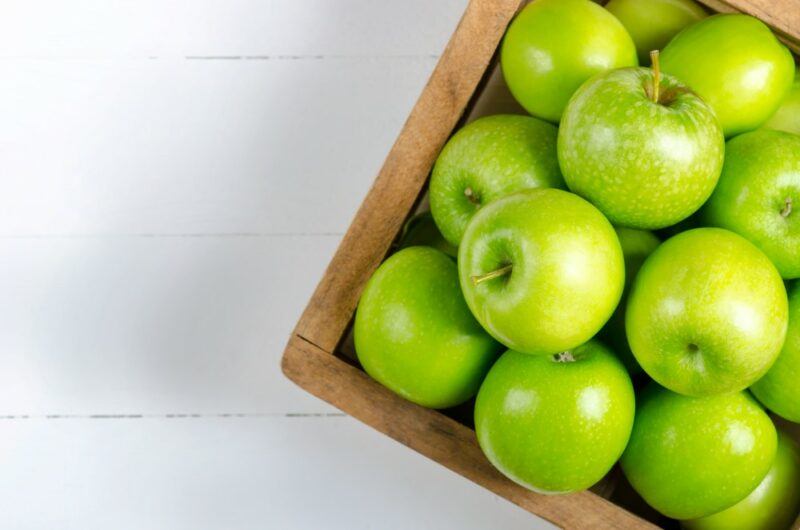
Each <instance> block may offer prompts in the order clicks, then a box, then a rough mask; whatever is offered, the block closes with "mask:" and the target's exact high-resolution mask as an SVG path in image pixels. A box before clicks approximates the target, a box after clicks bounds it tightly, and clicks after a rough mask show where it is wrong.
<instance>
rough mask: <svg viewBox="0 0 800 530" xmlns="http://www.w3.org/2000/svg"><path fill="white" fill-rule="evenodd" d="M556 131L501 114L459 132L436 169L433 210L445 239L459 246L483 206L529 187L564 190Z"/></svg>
mask: <svg viewBox="0 0 800 530" xmlns="http://www.w3.org/2000/svg"><path fill="white" fill-rule="evenodd" d="M557 136H558V129H556V127H555V126H554V125H553V124H551V123H547V122H544V121H542V120H537V119H536V118H531V117H530V116H513V115H510V114H501V115H497V116H487V117H484V118H480V119H478V120H475V121H474V122H472V123H470V124H468V125H466V126H465V127H463V128H462V129H460V130H459V131H458V132H457V133H456V134H454V135H453V137H452V138H451V139H450V140H449V141H448V142H447V145H445V147H444V149H442V152H441V154H440V155H439V158H438V159H437V160H436V164H435V165H434V166H433V173H432V174H431V183H430V188H429V193H430V201H431V212H432V213H433V217H434V219H435V220H436V224H437V225H438V226H439V229H440V230H441V231H442V235H444V237H445V238H446V239H447V240H448V241H449V242H450V243H451V244H453V245H456V246H458V244H459V243H460V242H461V237H462V236H463V235H464V230H465V229H466V228H467V223H469V220H470V219H472V216H473V215H475V212H476V211H478V209H479V208H480V207H481V206H485V205H487V204H489V203H490V202H492V201H493V200H496V199H499V198H500V197H504V196H506V195H508V194H509V193H513V192H515V191H519V190H523V189H527V188H563V187H565V186H564V179H563V178H562V177H561V170H560V169H559V167H558V157H557V156H556V138H557Z"/></svg>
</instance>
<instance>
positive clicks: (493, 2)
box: [282, 0, 800, 530]
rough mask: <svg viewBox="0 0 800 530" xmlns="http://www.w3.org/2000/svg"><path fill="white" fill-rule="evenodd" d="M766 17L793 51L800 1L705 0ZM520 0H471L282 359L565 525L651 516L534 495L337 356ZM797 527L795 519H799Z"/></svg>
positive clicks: (328, 391)
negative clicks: (366, 289)
mask: <svg viewBox="0 0 800 530" xmlns="http://www.w3.org/2000/svg"><path fill="white" fill-rule="evenodd" d="M701 1H702V2H703V3H704V4H706V5H707V6H708V7H710V8H711V9H713V10H715V11H721V12H723V11H724V12H735V11H740V12H744V13H748V14H751V15H754V16H757V17H759V18H761V19H762V20H764V21H765V22H766V23H768V24H770V25H771V26H772V27H773V28H774V29H776V31H778V32H779V33H780V35H781V37H782V38H783V39H784V41H786V42H787V43H788V44H790V45H791V46H792V48H793V49H795V50H797V49H800V47H798V46H797V44H798V42H800V0H724V1H722V0H701ZM525 3H527V2H524V1H523V2H520V0H471V1H470V3H469V5H468V6H467V9H466V11H465V12H464V15H463V16H462V18H461V21H460V23H459V25H458V27H457V28H456V30H455V32H454V33H453V35H452V37H451V39H450V41H449V43H448V45H447V47H446V48H445V51H444V52H443V54H442V56H441V58H440V60H439V62H438V64H437V66H436V68H435V70H434V71H433V73H432V74H431V77H430V80H429V81H428V83H427V85H426V86H425V88H424V90H423V92H422V94H421V95H420V97H419V99H418V101H417V103H416V105H415V106H414V108H413V110H412V111H411V114H410V115H409V117H408V120H407V121H406V123H405V125H404V126H403V129H402V131H401V132H400V135H399V136H398V138H397V140H396V142H395V144H394V146H393V147H392V149H391V151H390V152H389V155H388V156H387V158H386V161H385V163H384V165H383V167H382V168H381V170H380V172H379V174H378V177H377V178H376V180H375V182H374V183H373V185H372V188H371V189H370V190H369V193H368V194H367V197H366V198H365V200H364V202H363V203H362V205H361V207H360V208H359V210H358V212H357V214H356V216H355V218H354V219H353V221H352V224H351V225H350V228H349V229H348V231H347V233H346V235H345V236H344V238H343V240H342V242H341V244H340V246H339V249H338V250H337V252H336V254H335V256H334V257H333V259H332V261H331V263H330V264H329V265H328V268H327V270H326V272H325V274H324V276H323V278H322V280H321V281H320V283H319V285H318V286H317V289H316V291H315V292H314V294H313V296H312V298H311V300H310V301H309V303H308V306H307V307H306V309H305V311H304V312H303V315H302V316H301V318H300V320H299V321H298V323H297V326H296V328H295V330H294V333H293V334H292V336H291V337H290V339H289V343H288V344H287V346H286V350H285V352H284V355H283V360H282V369H283V371H284V373H285V374H286V376H287V377H289V378H290V379H291V380H292V381H294V382H295V383H297V384H298V385H299V386H301V387H302V388H304V389H305V390H307V391H308V392H310V393H312V394H314V395H316V396H318V397H320V398H322V399H324V400H325V401H327V402H329V403H331V404H333V405H334V406H336V407H338V408H340V409H341V410H343V411H344V412H346V413H347V414H349V415H351V416H353V417H354V418H357V419H359V420H360V421H362V422H364V423H366V424H368V425H370V426H372V427H374V428H375V429H377V430H379V431H381V432H383V433H384V434H386V435H388V436H390V437H392V438H394V439H395V440H397V441H399V442H400V443H402V444H404V445H407V446H408V447H410V448H412V449H414V450H416V451H418V452H420V453H421V454H423V455H425V456H427V457H429V458H431V459H432V460H435V461H436V462H438V463H440V464H442V465H444V466H445V467H448V468H449V469H451V470H453V471H455V472H457V473H459V474H461V475H463V476H464V477H466V478H468V479H470V480H472V481H474V482H476V483H478V484H480V485H482V486H484V487H485V488H487V489H489V490H491V491H493V492H494V493H496V494H498V495H500V496H502V497H504V498H506V499H508V500H510V501H512V502H514V503H516V504H518V505H519V506H521V507H522V508H524V509H526V510H528V511H530V512H531V513H535V514H537V515H539V516H540V517H543V518H545V519H547V520H549V521H551V522H553V523H554V524H556V525H558V526H561V527H564V528H592V529H602V528H608V529H611V528H631V529H638V528H641V529H644V528H655V526H654V525H653V524H652V523H650V522H648V521H646V520H644V519H642V518H641V517H639V516H637V515H635V514H633V513H630V512H628V511H626V510H625V509H623V508H621V507H620V506H617V505H615V504H613V503H611V502H610V501H608V500H606V499H604V498H602V497H601V496H599V495H597V494H595V493H592V492H589V491H587V492H582V493H576V494H572V495H565V496H545V495H539V494H536V493H533V492H530V491H528V490H526V489H525V488H522V487H521V486H518V485H517V484H514V483H513V482H511V481H510V480H507V479H506V478H504V477H503V476H502V475H501V474H500V473H498V472H497V471H496V470H495V469H494V468H493V467H492V466H491V465H490V464H489V462H488V461H487V460H486V459H485V458H484V456H483V454H482V453H481V451H480V448H479V447H478V444H477V440H476V437H475V433H474V431H473V430H472V429H470V428H468V427H466V426H464V425H462V424H461V423H459V422H457V421H455V420H453V419H451V418H449V417H447V416H446V415H444V414H442V413H440V412H437V411H433V410H429V409H425V408H423V407H419V406H417V405H414V404H412V403H410V402H408V401H406V400H404V399H402V398H400V397H399V396H397V395H395V394H393V393H392V392H390V391H389V390H387V389H386V388H384V387H383V386H381V385H380V384H378V383H377V382H375V381H374V380H372V379H371V378H369V377H368V376H367V375H366V374H365V373H364V372H363V371H362V370H360V369H359V368H357V367H355V366H353V365H352V364H351V363H350V362H349V361H348V360H346V359H344V358H343V357H342V356H338V355H337V348H339V347H340V344H341V343H342V341H343V340H344V338H345V336H346V335H347V332H348V329H349V326H350V323H351V321H352V318H353V314H354V312H355V308H356V305H357V303H358V299H359V296H360V294H361V291H362V289H363V287H364V285H365V283H366V282H367V280H368V279H369V277H370V275H371V274H372V272H373V271H374V270H375V269H376V268H377V267H378V265H379V264H380V263H381V261H383V259H384V258H385V257H386V255H387V253H388V252H389V251H390V249H391V247H392V244H393V242H394V241H395V240H396V238H397V235H398V233H399V232H400V230H401V228H402V226H403V223H404V221H405V220H406V219H407V218H408V216H409V215H410V214H411V213H412V212H413V210H414V208H415V206H416V204H417V202H418V201H419V200H420V197H421V195H422V193H423V191H424V188H425V184H426V181H427V178H428V175H429V173H430V170H431V168H432V166H433V163H434V161H435V160H436V157H437V156H438V154H439V151H440V150H441V148H442V147H443V145H444V143H445V142H446V141H447V139H448V138H449V137H450V135H451V134H452V132H453V130H454V129H455V128H456V127H457V125H458V123H459V121H460V120H461V119H462V117H463V116H464V115H465V113H468V112H469V111H470V109H471V108H472V103H473V102H474V100H475V97H476V96H477V95H478V94H479V93H480V90H481V88H482V86H483V84H484V83H485V82H486V79H487V78H488V75H489V72H490V70H491V69H492V67H493V65H494V63H495V62H496V51H497V48H498V45H499V43H500V40H501V38H502V36H503V34H504V33H505V30H506V28H507V26H508V24H509V23H510V21H511V19H512V18H513V16H514V14H515V13H516V11H517V10H518V9H519V8H520V6H521V5H524V4H525ZM794 528H795V530H800V519H799V520H798V522H797V523H795V526H794Z"/></svg>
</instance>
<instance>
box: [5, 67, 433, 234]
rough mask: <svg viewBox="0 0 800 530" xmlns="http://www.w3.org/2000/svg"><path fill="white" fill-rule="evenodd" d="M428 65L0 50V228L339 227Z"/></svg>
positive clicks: (179, 230) (202, 230) (196, 230)
mask: <svg viewBox="0 0 800 530" xmlns="http://www.w3.org/2000/svg"><path fill="white" fill-rule="evenodd" d="M434 64H435V60H434V59H430V58H427V59H426V58H422V59H417V58H395V59H390V60H387V59H380V60H379V59H369V58H356V59H352V58H339V59H329V60H321V61H315V60H282V61H269V60H263V61H247V60H232V61H224V60H219V61H189V60H183V59H178V60H152V61H148V60H117V61H35V60H20V61H0V75H1V76H2V77H3V79H4V82H3V83H0V116H3V120H0V168H2V173H0V175H1V177H0V235H12V234H14V235H16V234H22V235H37V234H129V233H147V234H149V233H161V234H163V233H168V234H186V233H191V234H207V233H214V234H219V233H331V232H333V233H343V232H344V230H345V229H346V228H347V225H348V224H349V222H350V219H351V218H352V215H353V214H354V213H355V211H356V209H357V207H358V205H359V204H360V202H361V200H362V199H363V197H364V195H365V194H366V191H367V189H368V188H369V185H370V183H371V182H372V180H373V179H374V177H375V174H376V173H377V171H378V169H379V168H380V166H381V164H382V162H383V159H384V157H385V156H386V154H387V152H388V150H389V147H390V146H391V144H392V143H393V141H394V138H395V137H396V135H397V133H398V132H399V130H400V128H401V126H402V124H403V122H404V121H405V118H406V116H407V114H408V112H409V110H410V109H411V107H412V105H413V103H414V101H415V100H416V97H417V95H418V92H419V91H420V90H421V89H422V86H423V85H424V84H425V81H426V80H427V77H428V75H429V73H430V71H431V70H432V68H433V66H434Z"/></svg>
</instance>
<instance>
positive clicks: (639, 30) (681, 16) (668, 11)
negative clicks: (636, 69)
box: [606, 0, 708, 65]
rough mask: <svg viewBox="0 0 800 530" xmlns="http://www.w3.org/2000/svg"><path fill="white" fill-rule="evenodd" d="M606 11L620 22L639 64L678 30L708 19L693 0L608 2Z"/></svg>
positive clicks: (644, 61)
mask: <svg viewBox="0 0 800 530" xmlns="http://www.w3.org/2000/svg"><path fill="white" fill-rule="evenodd" d="M606 9H608V10H609V11H611V13H613V14H614V16H615V17H617V18H618V19H619V21H620V22H622V25H623V26H625V29H627V30H628V33H630V35H631V37H632V38H633V42H634V44H636V51H637V53H638V54H639V64H641V65H645V64H648V61H649V60H650V59H649V57H650V56H649V54H650V52H651V51H652V50H660V49H662V48H663V47H664V46H666V44H667V43H668V42H669V41H670V39H672V37H674V36H675V35H676V34H677V33H678V32H679V31H680V30H682V29H683V28H685V27H686V26H689V25H691V24H693V23H695V22H697V21H698V20H702V19H704V18H705V17H707V16H708V13H706V10H705V9H703V8H702V7H701V6H700V4H698V3H697V2H695V1H694V0H611V1H610V2H609V3H607V4H606Z"/></svg>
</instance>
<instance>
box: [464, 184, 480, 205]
mask: <svg viewBox="0 0 800 530" xmlns="http://www.w3.org/2000/svg"><path fill="white" fill-rule="evenodd" d="M464 195H465V196H466V197H467V199H469V202H471V203H472V204H474V205H476V206H478V205H480V203H481V201H479V200H478V197H476V196H475V192H474V191H472V188H470V187H467V188H466V189H464Z"/></svg>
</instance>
